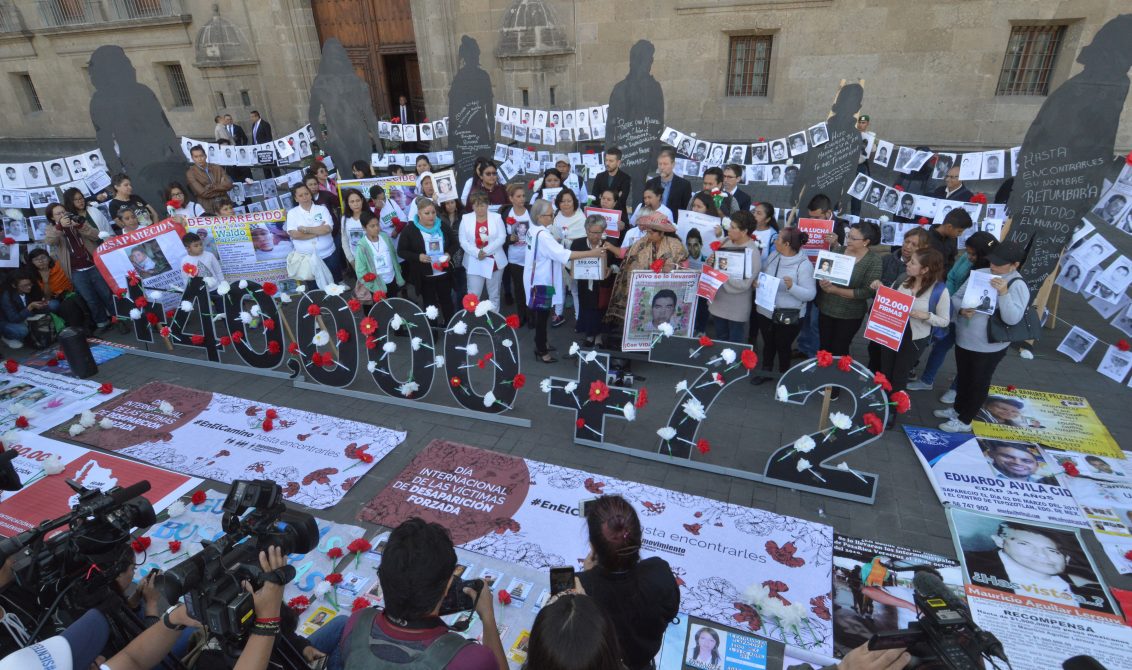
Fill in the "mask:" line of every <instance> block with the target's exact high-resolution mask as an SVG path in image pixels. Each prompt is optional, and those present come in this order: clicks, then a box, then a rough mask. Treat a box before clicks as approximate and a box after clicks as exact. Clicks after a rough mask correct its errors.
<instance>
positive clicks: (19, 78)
mask: <svg viewBox="0 0 1132 670" xmlns="http://www.w3.org/2000/svg"><path fill="white" fill-rule="evenodd" d="M15 76H16V88H18V89H19V91H20V96H21V98H22V100H23V104H24V110H25V111H27V112H42V111H43V103H42V102H40V101H39V93H38V92H36V90H35V84H34V83H33V82H32V80H31V75H30V74H28V73H27V72H18V73H16V75H15Z"/></svg>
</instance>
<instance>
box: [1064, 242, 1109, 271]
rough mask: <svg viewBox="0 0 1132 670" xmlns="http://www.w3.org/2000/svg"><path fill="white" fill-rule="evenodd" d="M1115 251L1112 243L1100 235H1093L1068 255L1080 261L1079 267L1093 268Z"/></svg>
mask: <svg viewBox="0 0 1132 670" xmlns="http://www.w3.org/2000/svg"><path fill="white" fill-rule="evenodd" d="M1115 251H1116V247H1114V246H1112V243H1110V242H1109V241H1108V240H1106V239H1105V238H1103V237H1101V236H1100V235H1093V236H1092V237H1090V238H1088V239H1086V240H1085V241H1083V242H1082V243H1081V245H1080V246H1078V247H1077V248H1076V249H1074V250H1073V251H1072V252H1070V255H1071V256H1072V257H1073V258H1076V259H1077V260H1079V261H1081V265H1083V266H1085V267H1094V266H1096V265H1099V264H1100V263H1101V261H1103V260H1105V259H1106V258H1108V257H1109V256H1111V255H1112V254H1113V252H1115Z"/></svg>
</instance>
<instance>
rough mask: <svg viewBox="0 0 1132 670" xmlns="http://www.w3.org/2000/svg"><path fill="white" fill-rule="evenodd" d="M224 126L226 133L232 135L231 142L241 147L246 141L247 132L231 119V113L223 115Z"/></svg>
mask: <svg viewBox="0 0 1132 670" xmlns="http://www.w3.org/2000/svg"><path fill="white" fill-rule="evenodd" d="M224 126H225V127H226V128H227V129H228V134H229V135H230V136H231V137H232V144H234V145H236V146H238V147H242V146H246V145H247V143H248V134H247V133H245V132H244V129H243V128H241V127H240V126H239V124H237V123H236V122H235V121H233V120H232V115H231V114H225V115H224Z"/></svg>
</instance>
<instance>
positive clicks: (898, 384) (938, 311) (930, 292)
mask: <svg viewBox="0 0 1132 670" xmlns="http://www.w3.org/2000/svg"><path fill="white" fill-rule="evenodd" d="M904 276H905V279H904V280H903V281H900V280H899V279H897V280H895V281H893V282H892V284H890V287H891V288H894V289H896V290H897V291H899V292H900V293H903V294H905V295H910V296H913V297H914V298H915V300H914V301H913V302H912V312H911V314H910V315H909V318H908V327H907V328H905V329H904V335H903V339H901V341H900V348H899V349H898V350H896V351H893V350H892V349H889V348H888V347H885V346H882V345H880V344H877V343H876V342H869V369H870V370H872V371H873V372H882V373H884V376H885V377H888V381H889V382H890V383H891V384H892V390H893V392H896V391H903V390H904V389H905V387H906V385H907V383H908V372H909V371H910V370H911V369H912V365H913V364H914V363H915V362H916V359H917V358H918V357H919V355H920V353H921V352H923V351H924V349H926V348H927V347H928V345H929V344H931V336H932V332H933V329H935V328H947V326H948V324H950V323H951V295H950V294H949V293H948V292H947V285H946V278H945V274H944V269H943V254H941V253H939V251H937V250H935V249H933V248H931V247H926V248H922V249H917V250H916V251H914V252H913V253H912V255H911V257H910V258H909V259H908V263H907V265H906V266H905V271H904ZM881 285H882V284H881V282H880V281H879V280H878V281H876V282H874V283H873V288H874V289H876V288H879V287H880V286H881ZM888 416H889V422H890V424H891V422H892V421H894V420H895V419H896V415H895V414H894V413H890V414H889V415H888Z"/></svg>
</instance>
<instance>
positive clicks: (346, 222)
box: [339, 188, 381, 277]
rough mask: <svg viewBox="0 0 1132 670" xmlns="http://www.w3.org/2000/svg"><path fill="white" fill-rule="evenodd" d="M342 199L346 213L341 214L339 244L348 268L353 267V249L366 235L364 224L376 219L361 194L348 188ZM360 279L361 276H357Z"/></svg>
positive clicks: (379, 223)
mask: <svg viewBox="0 0 1132 670" xmlns="http://www.w3.org/2000/svg"><path fill="white" fill-rule="evenodd" d="M342 199H343V200H345V202H346V211H345V213H343V214H342V225H341V226H340V227H339V229H340V230H341V231H342V239H341V241H340V244H341V245H342V250H343V251H344V252H345V254H346V262H347V263H349V264H350V267H351V268H352V267H354V247H355V246H356V243H357V242H360V241H361V238H363V237H365V235H366V232H365V231H366V224H367V223H368V222H369V220H370V219H377V216H376V215H375V214H374V213H373V212H372V211H370V208H369V207H368V206H367V203H366V201H365V197H364V196H362V192H361V191H359V190H357V189H353V188H348V189H346V190H344V191H342ZM380 225H381V220H380V219H378V226H380ZM358 276H359V277H361V275H360V274H359V275H358Z"/></svg>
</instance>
